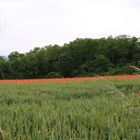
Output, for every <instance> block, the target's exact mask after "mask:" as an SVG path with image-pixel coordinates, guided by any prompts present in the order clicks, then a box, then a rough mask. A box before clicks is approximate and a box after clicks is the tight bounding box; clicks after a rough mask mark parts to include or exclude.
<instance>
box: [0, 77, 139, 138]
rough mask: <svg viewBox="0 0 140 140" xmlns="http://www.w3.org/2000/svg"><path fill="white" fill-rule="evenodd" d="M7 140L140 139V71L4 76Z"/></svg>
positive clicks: (0, 113)
mask: <svg viewBox="0 0 140 140" xmlns="http://www.w3.org/2000/svg"><path fill="white" fill-rule="evenodd" d="M0 127H1V128H2V131H3V135H4V140H139V139H140V75H132V76H130V75H126V76H114V77H112V76H108V77H93V78H62V79H49V80H48V79H43V80H41V79H36V80H0Z"/></svg>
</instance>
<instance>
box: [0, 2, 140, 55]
mask: <svg viewBox="0 0 140 140" xmlns="http://www.w3.org/2000/svg"><path fill="white" fill-rule="evenodd" d="M121 34H127V35H131V36H138V37H139V36H140V0H0V55H7V54H9V53H10V52H12V51H19V52H27V51H29V50H31V49H33V48H34V47H43V46H45V45H49V44H60V45H63V43H68V42H69V41H72V40H74V39H76V38H88V37H89V38H100V37H106V36H109V35H113V36H117V35H121Z"/></svg>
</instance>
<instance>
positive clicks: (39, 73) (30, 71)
mask: <svg viewBox="0 0 140 140" xmlns="http://www.w3.org/2000/svg"><path fill="white" fill-rule="evenodd" d="M19 47H20V46H19ZM133 67H137V68H140V39H139V38H137V37H130V36H127V35H120V36H116V37H112V36H109V37H107V38H99V39H91V38H84V39H82V38H77V39H76V40H74V41H71V42H69V43H65V44H64V45H63V46H59V45H48V46H44V47H36V48H34V49H33V50H30V51H29V52H27V53H19V52H17V51H15V52H11V53H10V54H9V55H8V56H7V57H6V56H0V79H31V78H61V77H88V76H98V75H122V74H134V73H137V72H136V70H135V69H134V68H133Z"/></svg>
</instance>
